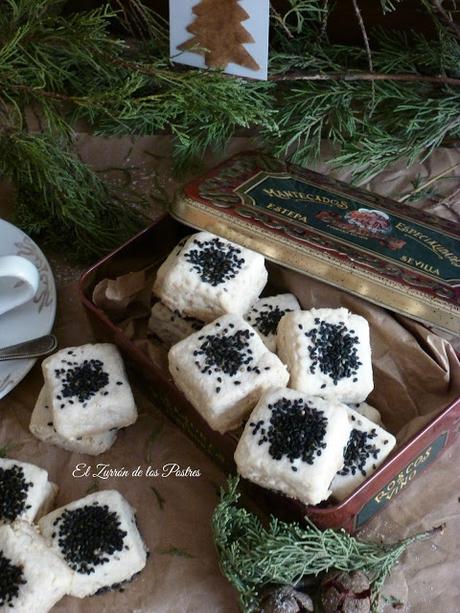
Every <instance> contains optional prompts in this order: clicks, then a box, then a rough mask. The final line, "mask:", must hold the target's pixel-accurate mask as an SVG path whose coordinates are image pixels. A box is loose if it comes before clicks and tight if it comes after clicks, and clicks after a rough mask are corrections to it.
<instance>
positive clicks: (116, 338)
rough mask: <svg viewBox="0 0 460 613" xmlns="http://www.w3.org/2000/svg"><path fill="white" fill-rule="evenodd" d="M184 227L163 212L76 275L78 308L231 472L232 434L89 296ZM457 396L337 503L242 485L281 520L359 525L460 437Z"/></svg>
mask: <svg viewBox="0 0 460 613" xmlns="http://www.w3.org/2000/svg"><path fill="white" fill-rule="evenodd" d="M189 232H190V228H188V227H186V226H184V225H182V224H181V223H179V222H177V221H175V220H174V219H172V218H171V217H170V216H168V215H165V216H164V217H163V218H162V219H160V220H159V221H158V222H157V223H156V224H154V225H153V226H151V227H150V228H148V229H147V230H145V231H144V232H142V233H140V234H139V235H138V236H136V237H134V238H133V239H132V240H130V241H129V242H128V243H126V244H125V245H123V246H122V247H120V248H119V249H117V250H116V251H115V252H113V253H112V254H110V255H108V256H107V257H106V258H104V259H103V260H101V261H100V262H99V263H97V264H96V265H95V266H93V267H92V268H91V269H90V270H88V271H87V272H86V273H85V274H84V275H83V276H82V278H81V280H80V292H81V298H82V301H83V304H84V306H85V307H86V309H87V311H88V314H89V315H90V319H91V321H92V323H93V326H94V330H95V333H96V336H97V338H98V339H100V340H105V341H110V342H113V343H115V344H117V345H118V346H119V348H120V350H121V351H122V353H123V354H124V357H125V359H126V360H127V363H128V367H130V374H131V376H132V377H135V378H136V381H137V383H138V384H139V385H141V387H142V388H143V391H144V392H145V393H146V394H147V395H149V396H150V397H151V398H152V399H153V400H154V401H155V402H156V404H157V405H158V406H160V407H162V409H163V410H164V412H165V414H166V415H167V416H168V417H169V418H170V419H171V420H172V421H173V422H174V423H176V424H177V425H178V426H179V427H180V428H182V429H183V430H184V431H185V432H186V433H187V435H188V436H189V437H190V438H191V439H192V440H193V441H194V442H195V443H196V444H197V445H198V446H199V447H201V448H202V449H203V450H204V451H205V452H206V453H207V454H208V455H210V456H211V457H212V458H213V459H214V460H215V461H216V462H217V463H219V464H220V465H221V466H222V467H223V468H224V470H225V471H227V472H234V471H235V465H234V461H233V453H234V450H235V447H236V444H237V437H236V436H235V434H233V433H227V434H225V435H221V434H219V433H217V432H215V431H213V430H211V428H210V427H209V426H208V424H207V423H206V422H205V421H204V420H203V419H202V417H201V416H200V415H199V414H198V413H197V412H196V411H195V409H194V408H193V407H192V406H191V405H190V404H189V403H188V401H187V400H186V399H185V397H184V396H183V394H182V393H181V392H180V391H179V390H178V389H177V388H176V386H175V385H174V383H173V381H172V378H171V377H170V375H169V372H168V369H167V366H166V364H165V363H164V362H163V363H160V362H158V363H155V362H152V361H150V359H149V358H148V357H147V356H146V355H145V354H144V353H142V351H141V350H140V349H138V348H137V347H136V345H135V344H134V343H133V342H132V341H131V340H130V339H129V338H128V337H127V336H126V335H125V334H124V333H123V331H122V330H121V329H120V328H118V327H117V326H116V325H115V324H114V323H112V322H111V321H110V319H109V318H108V317H107V315H106V314H105V313H104V312H103V311H102V310H101V309H99V308H97V307H96V306H95V305H94V303H93V302H92V293H93V289H94V287H95V285H96V284H97V283H98V282H99V281H100V280H102V279H105V278H115V277H117V276H118V275H121V274H124V273H127V272H130V271H133V270H141V269H143V268H145V267H146V266H148V265H152V264H159V263H160V262H161V261H163V259H164V258H165V257H166V256H167V255H168V253H169V252H170V251H171V249H172V248H173V247H174V246H175V245H176V244H177V242H178V241H179V240H180V239H181V238H182V237H183V236H184V235H186V234H188V233H189ZM459 432H460V399H458V400H457V401H456V402H453V403H451V404H450V405H449V406H440V407H439V413H438V414H437V415H436V416H435V417H434V418H433V419H432V420H431V422H430V423H428V424H427V425H426V426H425V427H423V428H422V429H421V430H420V431H419V432H418V433H416V434H415V435H414V436H412V438H411V439H409V440H408V441H407V442H406V443H405V444H404V445H402V446H401V447H399V448H398V449H397V451H396V452H394V453H393V454H392V455H391V456H390V458H389V459H388V460H387V461H386V462H385V463H384V464H382V466H381V467H380V468H379V469H378V470H377V471H376V472H375V473H374V474H373V475H372V476H371V477H370V478H369V479H367V480H366V481H365V482H364V483H363V484H362V485H361V486H360V487H359V488H358V489H357V490H356V491H355V492H354V493H353V494H352V495H351V496H350V497H349V498H348V499H346V500H344V501H343V502H342V503H341V504H337V505H332V506H331V505H329V506H324V507H322V506H318V507H310V506H306V505H304V504H302V503H301V502H299V501H296V500H292V499H289V498H286V497H285V496H282V495H279V494H276V493H274V492H269V491H268V490H264V489H262V488H259V487H257V486H253V485H251V484H246V486H247V488H248V489H249V490H250V492H251V493H252V495H253V497H254V498H255V500H256V501H257V502H258V504H259V505H261V506H263V507H264V508H265V509H266V510H267V511H270V512H272V513H275V514H277V515H278V516H279V517H281V518H283V519H288V520H296V521H302V520H303V518H304V517H305V515H308V516H309V517H310V518H311V519H312V520H313V521H314V522H315V523H316V524H317V525H318V526H320V527H323V528H326V527H333V528H338V527H341V528H345V529H346V530H349V531H354V530H355V529H357V528H359V527H361V526H362V525H363V524H364V523H365V522H366V521H368V520H369V519H370V518H371V517H373V515H374V514H375V513H377V512H379V511H380V510H381V509H383V508H384V507H385V506H386V505H387V504H388V503H389V502H390V501H391V500H393V499H394V498H395V497H396V496H398V494H399V493H400V492H401V491H402V490H403V489H404V488H405V487H407V485H408V484H409V483H411V482H412V481H413V480H414V479H415V477H416V476H417V475H418V474H419V473H420V472H421V471H423V470H425V468H427V467H428V466H429V465H431V464H432V463H433V462H434V461H435V460H436V459H437V458H438V457H439V455H440V453H441V452H442V451H443V450H445V449H446V448H447V447H449V446H450V445H452V444H453V443H454V442H455V441H456V440H457V439H458V437H459Z"/></svg>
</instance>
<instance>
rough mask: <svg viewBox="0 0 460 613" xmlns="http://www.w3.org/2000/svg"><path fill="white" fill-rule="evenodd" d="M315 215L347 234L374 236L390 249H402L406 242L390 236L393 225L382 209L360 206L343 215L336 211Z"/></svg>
mask: <svg viewBox="0 0 460 613" xmlns="http://www.w3.org/2000/svg"><path fill="white" fill-rule="evenodd" d="M316 217H317V218H318V219H321V220H322V221H323V222H325V223H327V224H329V225H331V226H334V227H336V228H340V229H341V230H346V231H347V232H348V233H349V234H354V235H356V236H361V237H365V238H374V239H376V240H377V241H378V242H379V243H380V244H381V245H382V246H384V247H387V248H388V249H391V250H392V251H395V250H399V249H402V247H404V245H405V244H406V241H404V240H402V239H396V238H392V236H391V235H392V233H393V225H392V223H391V220H390V216H389V215H387V214H386V213H384V212H383V211H377V210H375V209H366V208H361V209H358V210H352V211H348V212H347V213H345V214H344V215H342V214H341V213H339V212H336V211H321V212H320V213H318V214H317V215H316Z"/></svg>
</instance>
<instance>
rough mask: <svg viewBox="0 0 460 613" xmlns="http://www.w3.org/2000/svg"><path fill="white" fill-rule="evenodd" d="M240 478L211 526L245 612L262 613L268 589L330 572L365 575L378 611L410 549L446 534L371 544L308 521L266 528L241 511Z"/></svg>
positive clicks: (275, 523)
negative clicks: (392, 575)
mask: <svg viewBox="0 0 460 613" xmlns="http://www.w3.org/2000/svg"><path fill="white" fill-rule="evenodd" d="M238 483H239V478H235V477H233V478H230V479H229V480H228V483H227V491H224V490H223V491H222V492H221V500H220V503H219V504H218V505H217V507H216V509H215V511H214V515H213V520H212V522H213V523H212V525H213V534H214V541H215V544H216V547H217V552H218V554H219V560H220V565H221V569H222V571H223V573H224V575H225V576H226V577H227V579H228V580H229V581H230V582H231V583H232V584H233V586H234V587H235V588H236V589H237V590H238V592H239V594H240V604H241V609H242V610H243V611H244V612H245V613H251V612H254V611H257V610H259V605H260V600H261V597H262V592H263V589H264V588H266V587H268V586H273V585H293V586H295V585H296V584H297V583H298V582H299V581H300V580H301V579H302V577H304V576H305V575H314V576H317V575H319V574H321V573H324V572H327V571H329V570H331V569H337V570H342V571H346V572H352V571H358V570H360V571H363V572H364V573H366V575H367V576H368V577H369V580H370V583H371V589H372V603H373V610H374V611H376V610H377V606H378V599H379V593H380V590H381V588H382V585H383V583H384V581H385V579H386V577H387V576H388V574H389V573H390V571H391V569H392V568H393V566H394V565H395V564H396V562H397V561H398V560H399V558H400V557H401V555H402V554H403V553H404V551H405V550H406V549H407V547H408V546H409V545H411V544H412V543H415V542H417V541H420V540H423V539H425V538H428V537H429V536H432V535H433V534H435V533H437V532H441V531H442V530H443V528H444V527H443V526H441V527H439V528H435V529H433V530H430V531H428V532H423V533H420V534H417V535H415V536H412V537H409V538H406V539H404V540H402V541H399V542H398V543H394V544H390V545H383V544H377V543H369V542H364V541H360V540H358V539H356V538H355V537H353V536H350V535H349V534H348V533H347V532H345V531H344V530H332V529H328V530H324V531H321V530H319V529H318V528H317V527H316V526H315V525H314V524H313V523H312V522H310V521H309V520H308V519H306V527H300V526H299V525H298V524H294V523H292V524H288V523H285V522H282V521H279V520H277V519H276V518H273V517H272V518H271V520H270V523H269V525H268V526H267V527H265V526H264V525H263V524H262V522H261V521H260V520H259V518H258V517H257V516H256V515H254V514H253V513H250V512H248V511H246V510H245V509H244V508H242V507H238V506H237V503H238V500H239V498H240V494H239V493H238Z"/></svg>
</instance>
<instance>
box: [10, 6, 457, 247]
mask: <svg viewBox="0 0 460 613" xmlns="http://www.w3.org/2000/svg"><path fill="white" fill-rule="evenodd" d="M398 2H399V0H380V4H381V6H382V10H384V11H390V10H394V9H395V7H396V5H397V4H398ZM441 4H442V3H441ZM63 5H64V2H63V0H3V2H0V83H1V85H2V87H1V88H0V142H1V148H2V149H1V150H2V151H3V154H2V159H1V160H0V170H1V172H2V174H4V175H5V176H6V177H8V178H9V179H10V180H12V181H13V182H14V183H15V185H16V188H17V193H18V195H19V196H20V198H19V200H18V219H19V220H20V221H21V223H22V224H23V225H24V228H25V229H26V230H28V231H31V230H32V229H35V230H36V232H40V233H41V237H42V238H51V237H52V235H53V225H54V226H56V225H57V224H58V223H64V225H65V228H66V232H69V233H70V234H66V236H67V237H72V239H73V240H72V241H71V243H70V246H74V245H75V246H77V245H79V247H78V249H77V250H78V251H79V253H78V256H82V255H83V253H84V252H85V251H87V257H88V258H91V257H94V255H95V254H96V253H97V254H98V255H100V254H101V253H103V252H104V251H105V250H106V249H107V248H110V247H109V246H112V245H113V244H114V243H116V242H117V241H119V240H123V239H124V238H127V237H128V235H129V232H131V231H132V228H133V227H134V226H139V225H140V224H141V223H142V221H143V220H142V219H141V217H140V216H139V215H137V216H136V215H135V214H134V213H132V212H127V209H128V208H129V207H128V206H123V205H122V204H121V203H120V201H119V200H118V199H117V198H116V197H114V190H113V189H112V188H111V187H110V185H104V184H102V183H101V181H100V180H99V178H98V177H97V175H95V173H94V172H92V170H91V169H90V168H89V167H88V166H85V167H84V168H83V165H82V164H81V163H80V162H79V161H78V160H77V159H76V158H75V157H74V155H73V153H72V151H73V144H74V142H75V133H74V129H75V128H74V126H75V124H76V122H78V121H84V122H87V123H89V124H90V127H91V129H92V130H93V131H94V132H95V133H97V134H102V135H116V136H120V135H130V136H136V135H149V134H154V133H165V132H166V133H169V134H171V135H172V138H173V143H174V147H173V151H174V159H175V162H176V170H177V171H178V172H182V171H183V170H184V169H185V168H186V167H187V166H189V165H190V164H191V163H193V162H194V161H195V160H200V159H201V158H202V157H203V155H204V153H205V152H206V150H207V149H209V148H212V149H215V150H216V151H222V150H223V149H224V148H225V147H226V145H227V142H228V141H229V139H230V138H231V137H232V136H233V135H234V134H235V133H237V132H238V131H241V130H243V131H246V130H248V129H249V130H251V131H253V132H254V133H255V135H256V137H257V138H258V139H259V140H258V142H259V144H262V145H264V146H265V147H267V148H268V149H269V150H270V151H274V152H275V153H276V154H277V155H279V156H283V157H291V158H292V159H293V160H294V161H296V162H297V163H299V164H301V165H305V164H310V163H311V162H313V161H315V160H316V159H317V158H318V156H319V154H320V146H321V141H322V139H324V138H329V139H331V140H332V142H333V143H334V144H335V146H336V148H335V150H336V151H337V152H338V153H337V155H336V157H335V159H334V160H333V164H335V165H336V166H344V165H353V166H354V167H355V169H356V170H355V174H354V178H355V180H357V181H364V180H366V179H368V178H370V177H372V176H374V175H375V174H377V173H378V172H380V171H381V170H383V169H384V168H385V167H387V166H388V165H390V164H392V163H394V162H396V161H397V160H399V159H401V158H402V157H405V158H406V159H407V162H408V163H413V162H415V161H419V160H421V159H424V158H426V156H428V155H430V153H431V152H432V151H433V149H434V148H436V147H437V146H439V145H441V144H442V143H443V142H445V141H446V140H447V141H455V140H456V139H457V138H459V137H460V127H459V121H458V108H460V69H459V66H460V41H459V38H458V37H457V35H456V33H457V31H456V28H455V27H454V25H455V24H454V22H453V18H454V17H455V15H454V13H453V12H452V13H449V12H446V10H445V9H443V7H442V6H441V8H440V9H439V6H438V5H440V2H439V1H438V0H433V1H430V0H420V6H421V8H423V9H424V10H425V12H428V13H429V14H430V15H431V17H432V19H433V21H434V23H435V25H436V32H437V38H436V39H435V40H429V39H427V38H425V37H424V36H422V35H421V34H418V33H415V32H404V33H398V32H395V31H389V30H388V29H386V30H385V29H379V30H376V31H375V32H370V33H368V32H365V36H364V30H363V25H364V24H363V23H360V27H361V30H362V32H363V39H365V40H366V41H367V42H370V46H368V45H366V47H367V48H365V46H364V45H356V46H349V45H338V44H334V43H332V42H330V41H329V39H328V36H327V24H328V18H329V16H330V14H331V12H332V11H333V10H334V6H335V3H334V2H324V1H320V0H289V4H288V9H287V11H286V12H285V13H284V14H280V13H278V12H276V11H275V10H274V9H273V11H272V15H273V20H272V21H273V28H272V30H273V35H272V37H271V49H270V57H271V60H270V78H269V81H268V82H266V83H261V82H258V81H252V80H245V79H241V78H236V77H229V76H227V75H223V74H222V73H221V72H219V71H201V70H200V71H198V70H193V69H186V68H184V67H179V66H175V65H174V64H172V63H171V61H170V59H169V49H168V31H167V23H166V22H165V21H164V20H162V19H161V18H159V17H158V15H156V14H155V12H154V11H152V10H151V9H149V8H148V7H146V6H144V5H143V4H142V0H127V2H121V0H114V2H113V7H115V9H116V10H114V9H113V8H110V7H108V6H103V7H100V8H98V9H95V10H92V11H82V12H77V13H72V14H66V15H64V14H63V13H62V8H63ZM355 6H357V3H355ZM358 12H359V9H358ZM355 18H357V15H355ZM115 22H118V25H120V24H121V25H122V26H123V27H124V28H125V30H126V32H127V33H128V35H130V36H133V37H135V38H132V39H129V40H125V39H124V38H121V37H117V36H114V35H113V34H112V31H113V30H112V26H113V25H114V24H115ZM368 39H369V40H368ZM31 109H32V110H33V112H34V114H35V115H36V116H37V117H38V119H39V123H40V128H41V131H42V134H41V135H37V136H35V135H34V133H33V132H31V131H30V129H29V125H30V122H29V118H30V110H31ZM34 138H37V139H38V140H37V142H36V144H35V146H34V143H33V139H34ZM13 141H14V142H13ZM11 143H12V145H11V146H13V149H12V151H13V154H14V155H9V154H8V152H9V146H10V144H11ZM19 151H20V153H21V155H22V156H29V157H28V158H27V157H23V158H21V165H22V166H24V169H28V170H27V171H25V170H24V171H22V170H21V169H18V168H16V167H15V166H14V164H17V160H18V158H17V157H15V155H16V153H17V152H19ZM37 151H40V155H39V156H38V155H36V152H37ZM47 168H52V169H53V171H54V174H52V173H50V172H49V171H47ZM83 177H84V181H83ZM48 181H50V183H48ZM79 181H82V183H80V189H81V192H82V193H81V194H80V195H78V193H77V192H78V189H77V187H78V182H79ZM86 185H87V186H89V187H88V188H86V187H85V186H86ZM37 203H38V204H37ZM100 218H107V220H108V227H106V226H104V228H103V229H102V230H101V231H99V229H98V228H97V224H99V221H97V224H96V223H95V222H96V220H98V219H100ZM135 218H136V219H135ZM88 219H89V223H87V220H88ZM93 222H94V223H93ZM56 234H57V233H56V232H54V235H56Z"/></svg>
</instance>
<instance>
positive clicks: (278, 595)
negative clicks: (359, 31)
mask: <svg viewBox="0 0 460 613" xmlns="http://www.w3.org/2000/svg"><path fill="white" fill-rule="evenodd" d="M311 611H314V607H313V601H312V599H311V598H310V596H308V594H305V593H304V592H299V591H298V590H295V589H294V588H293V587H290V586H286V587H281V588H277V589H274V590H272V591H270V592H268V593H267V594H266V596H265V598H263V600H262V606H261V609H260V613H309V612H311Z"/></svg>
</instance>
